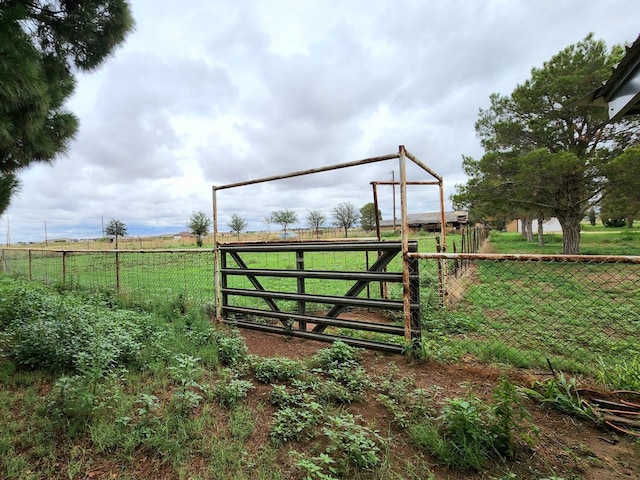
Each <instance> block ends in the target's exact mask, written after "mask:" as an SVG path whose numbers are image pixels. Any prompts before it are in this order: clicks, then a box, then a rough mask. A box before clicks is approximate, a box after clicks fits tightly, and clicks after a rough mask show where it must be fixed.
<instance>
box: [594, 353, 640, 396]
mask: <svg viewBox="0 0 640 480" xmlns="http://www.w3.org/2000/svg"><path fill="white" fill-rule="evenodd" d="M597 376H598V380H599V381H600V382H601V383H603V384H604V385H606V386H607V387H608V388H610V389H612V390H633V391H636V392H637V391H640V357H638V355H629V356H628V357H627V358H621V359H619V360H617V361H615V362H613V361H609V362H607V361H605V360H604V359H603V358H602V357H600V358H599V359H598V370H597Z"/></svg>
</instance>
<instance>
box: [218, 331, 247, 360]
mask: <svg viewBox="0 0 640 480" xmlns="http://www.w3.org/2000/svg"><path fill="white" fill-rule="evenodd" d="M216 343H217V345H218V360H220V362H221V363H222V364H223V365H226V366H229V367H233V366H236V365H239V364H241V363H244V362H245V361H246V360H247V356H248V354H249V349H248V348H247V345H246V343H245V342H244V338H242V337H241V336H240V335H239V334H238V333H235V334H233V335H232V336H221V337H220V338H218V340H217V342H216Z"/></svg>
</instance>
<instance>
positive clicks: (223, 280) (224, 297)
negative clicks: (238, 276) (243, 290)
mask: <svg viewBox="0 0 640 480" xmlns="http://www.w3.org/2000/svg"><path fill="white" fill-rule="evenodd" d="M225 268H227V252H220V288H219V289H218V290H220V299H221V300H220V303H217V302H216V305H220V312H221V314H222V313H224V307H226V306H227V305H229V294H227V293H223V292H222V290H223V289H226V288H227V287H228V286H229V284H228V282H229V278H228V276H227V275H226V274H224V273H222V270H224V269H225ZM216 292H217V290H216ZM216 310H217V309H216ZM216 318H217V317H216Z"/></svg>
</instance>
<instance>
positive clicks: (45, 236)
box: [44, 220, 49, 247]
mask: <svg viewBox="0 0 640 480" xmlns="http://www.w3.org/2000/svg"><path fill="white" fill-rule="evenodd" d="M48 245H49V240H48V239H47V221H46V220H45V221H44V246H45V247H46V246H48Z"/></svg>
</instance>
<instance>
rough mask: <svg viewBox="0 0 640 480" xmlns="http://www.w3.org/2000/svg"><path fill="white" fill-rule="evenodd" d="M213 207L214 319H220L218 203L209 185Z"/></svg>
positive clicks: (214, 191) (212, 188)
mask: <svg viewBox="0 0 640 480" xmlns="http://www.w3.org/2000/svg"><path fill="white" fill-rule="evenodd" d="M211 197H212V208H213V289H214V292H215V300H216V320H217V321H218V322H221V321H222V291H221V289H220V247H219V245H218V204H217V201H216V187H215V185H214V186H213V187H211Z"/></svg>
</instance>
